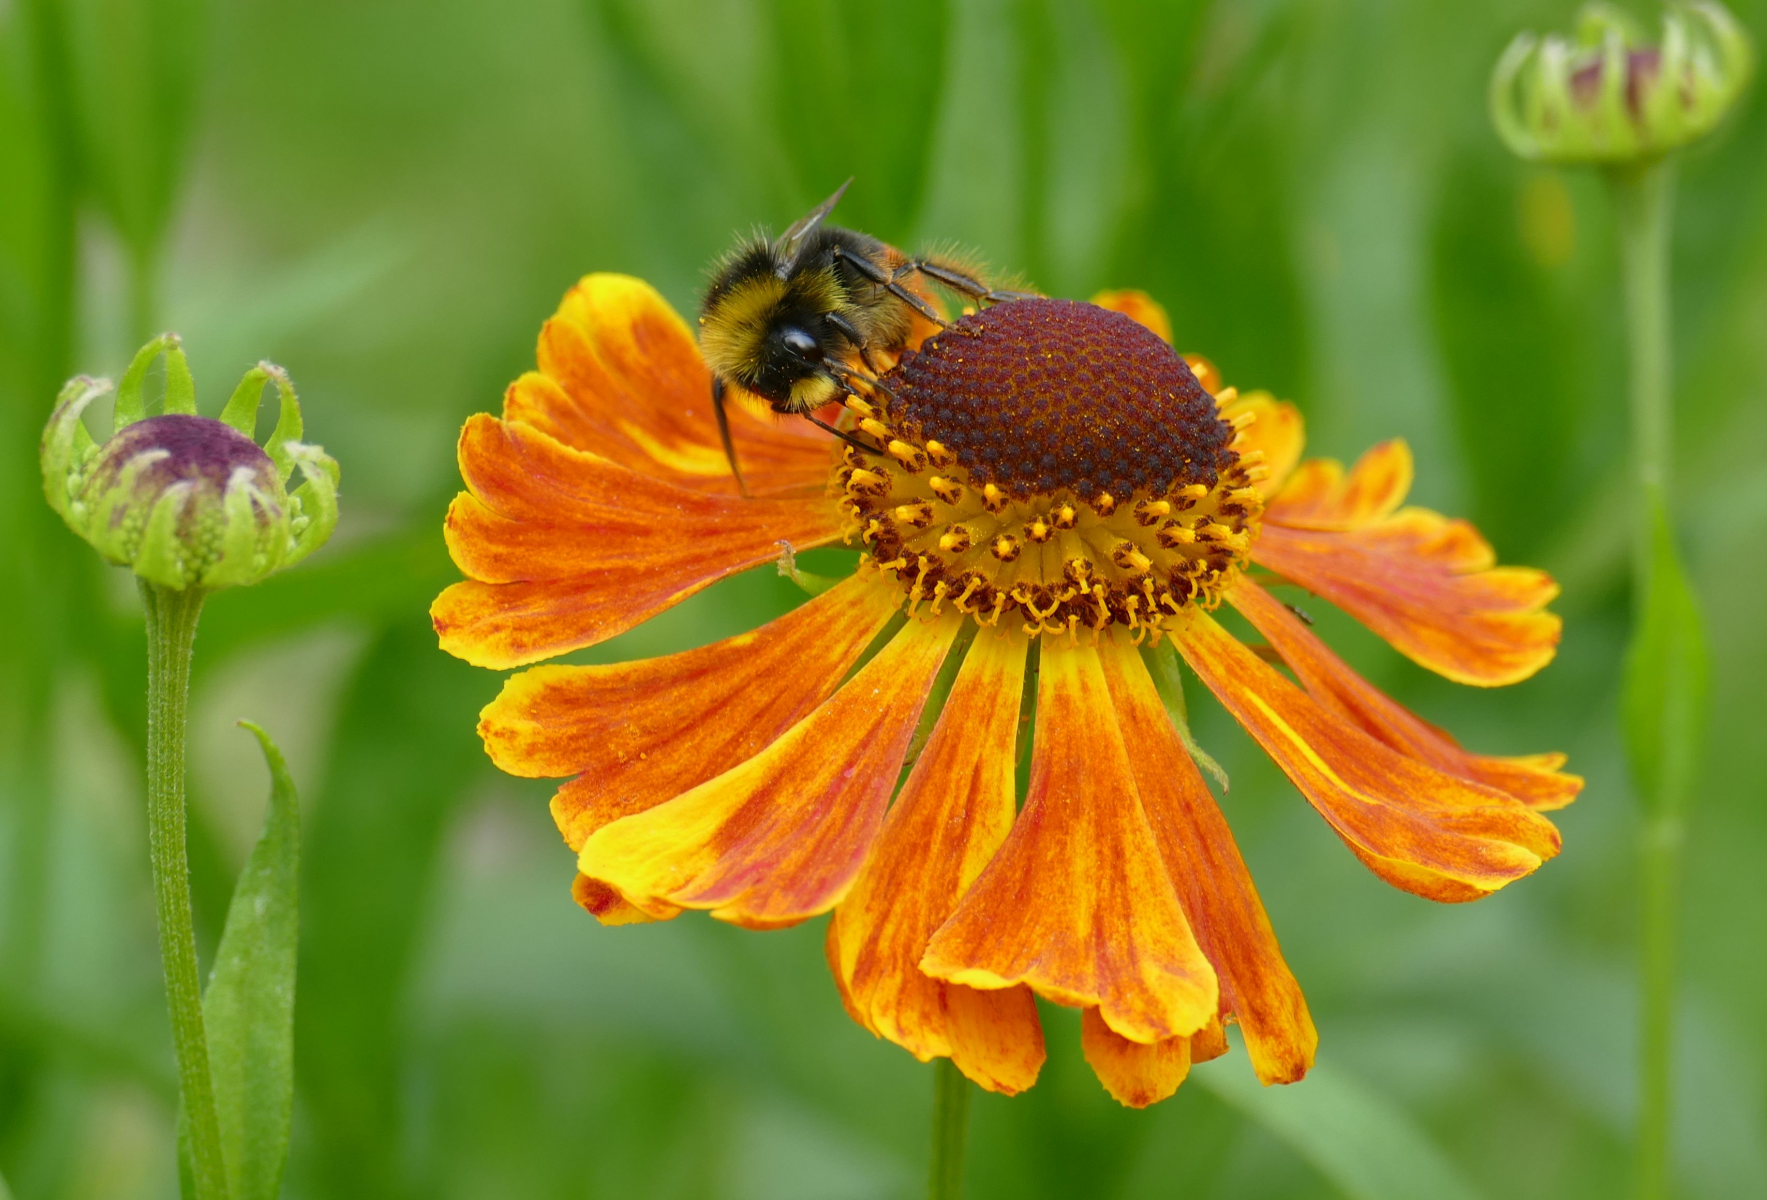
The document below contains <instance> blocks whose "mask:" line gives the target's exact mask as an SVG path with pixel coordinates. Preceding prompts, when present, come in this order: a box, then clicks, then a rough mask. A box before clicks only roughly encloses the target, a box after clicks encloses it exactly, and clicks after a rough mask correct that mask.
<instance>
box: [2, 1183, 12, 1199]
mask: <svg viewBox="0 0 1767 1200" xmlns="http://www.w3.org/2000/svg"><path fill="white" fill-rule="evenodd" d="M0 1200H12V1189H11V1188H9V1187H7V1186H6V1180H5V1179H4V1178H0Z"/></svg>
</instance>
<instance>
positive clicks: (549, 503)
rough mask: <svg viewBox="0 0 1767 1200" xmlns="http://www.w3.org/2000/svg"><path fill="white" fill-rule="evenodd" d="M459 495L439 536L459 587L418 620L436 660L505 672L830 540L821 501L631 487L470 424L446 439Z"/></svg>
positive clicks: (487, 424)
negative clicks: (451, 443)
mask: <svg viewBox="0 0 1767 1200" xmlns="http://www.w3.org/2000/svg"><path fill="white" fill-rule="evenodd" d="M460 464H461V473H462V474H463V475H464V476H465V477H466V481H467V485H468V486H469V487H470V488H471V489H472V494H471V495H464V494H463V495H461V496H460V497H457V498H456V500H455V502H454V504H453V505H452V506H451V507H450V508H449V510H448V523H447V526H446V528H445V530H444V534H445V536H446V538H447V542H448V550H449V553H450V554H451V555H452V556H453V558H454V561H455V563H456V564H457V565H458V566H459V567H460V568H461V570H463V571H464V572H466V574H467V575H468V576H470V577H471V578H470V579H469V580H468V581H467V582H465V583H457V584H454V585H453V586H451V587H449V588H448V589H447V590H445V591H444V592H443V593H442V594H441V595H440V596H438V597H437V598H436V602H435V604H434V605H432V606H431V609H430V617H431V620H432V621H433V623H434V624H435V627H436V632H437V633H438V634H439V635H440V636H441V643H442V648H443V649H444V650H447V651H448V652H449V653H451V654H454V655H457V656H459V657H461V658H464V659H466V660H467V661H468V662H471V663H474V664H476V665H478V666H485V667H499V668H500V667H512V666H521V665H523V664H525V663H530V662H535V661H537V660H539V659H542V658H549V657H551V656H553V655H555V654H561V653H564V652H565V651H567V650H574V649H577V648H579V647H582V646H590V645H594V644H595V643H596V642H600V641H603V640H605V639H607V638H610V637H612V636H614V635H615V634H617V633H622V632H624V631H625V630H627V629H630V628H631V627H632V626H634V625H636V624H638V623H639V622H641V621H644V620H647V619H648V618H650V617H652V616H655V615H656V614H657V613H659V612H661V611H663V610H664V609H666V608H668V607H670V606H671V605H674V604H676V603H678V602H679V601H681V600H683V599H686V598H687V597H688V596H690V595H692V594H693V593H694V592H697V591H699V590H700V589H701V588H704V587H706V586H707V585H709V584H711V583H714V582H716V581H717V580H718V579H721V578H723V577H724V576H726V575H730V574H734V573H735V572H737V571H741V570H746V569H747V568H749V567H752V566H755V565H757V564H759V563H764V562H768V561H771V560H772V559H775V558H777V557H778V555H779V545H778V543H779V542H780V541H787V542H790V543H791V544H792V546H793V547H795V548H797V549H805V548H808V547H811V546H817V545H822V544H824V543H827V542H829V541H832V540H833V539H834V538H836V537H838V536H840V530H841V527H842V524H841V523H842V518H841V516H840V514H839V512H838V511H837V510H836V509H835V507H834V505H833V503H832V502H831V501H830V500H829V499H828V498H826V497H821V496H819V497H816V498H813V499H800V500H740V499H736V498H734V497H724V496H715V495H709V494H707V493H704V492H697V491H690V490H688V489H685V488H679V487H675V486H673V485H670V484H667V483H663V482H660V481H658V480H655V479H652V478H649V477H648V476H644V475H639V474H637V473H635V472H633V471H630V470H627V469H626V468H625V467H622V466H620V465H618V464H617V463H613V462H610V461H609V460H607V459H604V458H598V457H596V456H595V455H592V454H586V453H584V452H582V451H578V450H573V449H571V448H570V447H568V446H566V445H564V444H563V443H561V442H559V441H557V440H555V439H554V438H552V437H549V436H548V435H546V434H544V433H541V432H540V431H539V430H537V429H534V428H533V427H532V426H528V425H521V424H512V423H508V422H504V421H499V420H497V419H496V418H494V417H489V416H485V415H483V414H481V415H479V416H475V417H472V418H470V419H469V420H468V421H467V423H466V426H465V428H464V429H463V430H462V431H461V435H460Z"/></svg>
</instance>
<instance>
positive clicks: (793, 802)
mask: <svg viewBox="0 0 1767 1200" xmlns="http://www.w3.org/2000/svg"><path fill="white" fill-rule="evenodd" d="M958 626H959V619H958V618H957V617H956V616H954V615H949V614H948V615H947V616H946V617H944V618H941V619H940V620H938V621H937V622H936V623H934V624H931V625H921V624H918V623H915V622H910V623H909V624H908V625H907V626H905V627H904V628H903V629H902V631H901V632H900V633H898V634H897V635H896V636H895V638H893V639H892V640H891V641H890V643H889V645H887V646H886V647H884V649H883V650H882V651H881V652H880V653H879V654H878V655H877V657H876V658H874V659H872V660H871V662H869V663H867V664H866V665H865V666H864V667H863V668H862V669H861V670H860V671H859V673H858V674H857V675H855V676H853V678H852V679H851V680H849V681H848V682H847V683H846V685H845V686H844V687H842V688H841V689H840V690H839V691H838V692H836V693H835V694H834V695H833V696H831V697H829V699H827V700H826V701H824V702H823V703H822V704H821V705H820V706H818V707H817V709H816V710H815V711H814V712H812V713H811V714H810V715H809V716H808V717H806V718H804V719H803V720H802V721H800V722H798V723H797V724H796V725H794V726H792V728H791V729H790V731H788V732H787V733H786V734H785V736H784V737H781V738H780V739H779V740H777V741H775V742H774V743H773V744H772V745H770V746H768V747H767V748H766V749H765V750H763V751H762V752H761V753H760V754H757V755H756V756H755V757H753V758H751V759H749V760H748V761H747V762H745V763H743V764H741V765H740V766H737V767H734V768H732V769H731V770H729V771H726V772H725V773H724V774H722V775H719V776H718V777H717V778H715V779H711V780H708V781H707V782H705V783H703V784H701V785H700V786H698V787H696V788H694V789H693V790H692V791H690V792H687V793H685V794H683V795H681V796H677V797H676V798H675V799H673V800H670V801H668V802H667V803H664V804H660V805H658V806H657V807H655V808H652V809H650V810H648V811H646V812H642V813H637V814H635V815H633V816H629V817H625V818H623V819H621V820H618V821H615V822H613V823H612V824H610V825H607V826H605V827H604V828H602V829H600V830H597V831H596V832H595V833H594V834H592V835H590V838H589V840H588V841H587V842H585V843H584V845H583V851H582V854H581V855H580V856H579V858H578V863H577V866H578V869H579V870H581V871H582V872H583V874H585V875H588V876H589V877H590V878H592V879H600V880H602V881H604V882H606V883H609V884H611V885H613V886H614V887H615V888H617V889H618V890H619V892H620V894H621V895H623V896H625V897H626V898H627V899H628V900H631V901H632V902H633V903H635V904H637V905H638V906H639V907H640V908H648V907H649V906H650V905H651V904H652V903H653V902H655V901H662V902H664V903H667V904H672V905H678V906H680V907H683V908H709V909H711V910H712V915H713V916H714V917H717V918H719V919H720V920H725V921H732V922H735V923H736V924H738V925H746V926H749V927H751V928H756V929H771V928H779V927H781V926H785V925H791V924H795V923H797V922H799V921H802V920H805V919H806V918H809V917H813V916H815V915H816V914H817V913H821V912H826V911H828V910H829V909H830V908H832V907H834V906H835V904H837V903H839V901H840V899H841V897H842V896H844V895H845V894H846V892H847V889H848V888H849V887H851V886H852V882H853V878H854V876H856V875H857V874H858V872H859V868H860V866H861V865H862V864H863V862H864V860H865V856H866V854H867V853H869V852H870V850H871V845H872V842H873V841H874V840H875V838H876V836H877V830H878V826H879V825H880V824H881V823H882V821H883V814H884V807H885V805H886V804H887V803H888V802H889V797H890V793H891V792H892V791H893V790H895V785H896V778H897V774H898V772H899V770H900V768H901V764H902V758H903V755H905V754H906V753H907V750H908V742H909V739H910V738H911V736H912V735H913V733H914V724H915V720H916V718H917V717H918V716H919V715H920V709H921V706H922V705H923V704H924V703H925V702H926V696H927V692H928V691H929V690H930V689H931V687H932V683H933V677H934V676H935V675H937V674H938V671H939V666H940V664H941V663H943V661H944V658H945V653H946V651H947V650H949V649H950V647H951V641H952V639H953V638H954V637H955V636H956V633H957V629H958ZM778 684H779V686H781V687H789V686H791V680H790V679H789V678H785V679H781V680H779V681H778Z"/></svg>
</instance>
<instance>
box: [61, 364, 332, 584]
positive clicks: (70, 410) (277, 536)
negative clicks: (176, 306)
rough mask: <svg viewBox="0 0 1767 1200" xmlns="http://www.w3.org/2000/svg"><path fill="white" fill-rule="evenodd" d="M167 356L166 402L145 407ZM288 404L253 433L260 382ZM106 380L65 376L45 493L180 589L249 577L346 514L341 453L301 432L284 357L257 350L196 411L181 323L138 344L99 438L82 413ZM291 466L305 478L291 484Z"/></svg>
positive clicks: (291, 558)
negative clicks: (109, 430)
mask: <svg viewBox="0 0 1767 1200" xmlns="http://www.w3.org/2000/svg"><path fill="white" fill-rule="evenodd" d="M161 355H164V356H165V363H166V371H165V374H166V389H165V403H164V406H163V408H164V410H163V411H162V412H161V413H160V415H158V416H151V417H150V416H148V415H147V409H146V403H145V399H144V390H145V386H144V385H145V383H146V379H147V372H148V368H150V367H151V366H152V365H153V362H154V360H155V359H156V358H159V357H160V356H161ZM271 384H274V385H275V387H276V393H277V398H278V401H279V403H280V413H279V415H278V418H277V422H276V428H275V429H274V430H273V431H272V432H271V434H270V438H269V441H268V442H267V443H266V444H265V445H263V446H262V447H260V446H259V445H258V444H257V442H255V441H253V440H252V438H253V434H254V433H255V431H256V426H257V418H258V407H259V404H260V403H261V401H262V399H263V393H264V388H265V387H267V386H269V385H271ZM110 390H111V383H110V381H109V380H107V379H89V378H87V377H85V376H79V377H77V378H75V379H72V380H70V381H69V382H68V384H67V386H66V387H64V388H63V389H62V391H61V396H60V397H59V398H58V399H57V401H56V404H55V411H54V412H53V413H51V414H50V416H49V424H48V426H47V427H46V428H45V429H44V430H43V442H42V446H41V449H40V457H41V461H42V466H43V491H44V494H45V495H46V496H47V497H48V499H49V505H50V507H51V508H53V509H55V511H56V512H58V513H60V514H61V517H62V519H63V520H64V521H66V522H67V523H68V526H69V527H70V528H71V529H73V531H74V532H75V533H77V534H79V535H80V536H81V537H83V538H85V539H86V540H87V541H88V542H90V543H91V544H92V546H93V547H94V548H95V549H96V550H97V551H98V552H99V553H100V554H102V555H103V556H104V557H105V558H106V559H108V560H109V561H111V562H113V563H116V564H118V565H119V566H126V567H129V568H130V569H131V570H133V571H134V572H135V574H137V575H139V576H141V577H142V578H143V579H146V580H149V581H151V582H153V583H157V584H161V585H162V586H165V587H169V588H175V589H178V590H182V589H184V588H188V587H200V588H205V589H206V588H221V587H236V586H241V585H245V584H252V583H256V582H258V580H260V579H263V578H264V577H265V576H266V575H269V574H271V573H272V572H274V571H277V570H279V569H281V568H283V567H287V566H292V565H293V564H294V563H297V562H299V561H300V560H301V559H303V558H305V557H306V556H307V555H309V554H311V553H312V552H313V551H314V550H317V549H318V548H319V547H320V546H322V545H324V544H325V542H326V540H327V539H328V538H330V537H331V533H332V530H333V529H335V528H336V527H337V486H338V467H337V462H336V461H335V460H334V459H332V458H331V457H330V456H329V455H327V454H326V453H325V451H324V450H322V449H321V448H319V447H318V446H314V445H309V444H307V443H304V442H302V441H301V440H300V439H301V434H302V425H301V406H300V401H299V400H298V399H297V398H296V397H295V391H294V386H293V385H292V384H291V383H290V382H289V379H288V374H287V372H285V371H284V370H283V369H282V368H281V367H278V366H273V365H272V364H270V363H259V364H258V365H257V366H255V367H253V368H252V369H251V370H250V371H247V372H246V374H245V378H243V379H242V380H240V383H239V387H238V388H236V389H235V390H234V393H233V396H232V398H231V399H230V400H228V402H227V406H226V408H224V409H223V410H222V412H221V416H220V418H219V419H216V418H214V417H204V416H199V415H198V414H197V411H196V387H195V384H194V383H193V381H192V379H191V376H190V364H189V363H188V362H187V361H186V359H185V357H184V348H183V346H182V345H181V344H180V342H179V340H178V336H177V335H176V334H171V333H168V334H162V335H161V336H159V337H157V338H155V339H154V340H153V341H151V342H149V343H148V344H147V345H145V346H143V347H142V348H141V351H140V353H138V354H137V355H136V356H135V359H134V361H133V362H131V363H130V364H129V369H128V370H127V371H125V372H124V373H123V380H122V383H121V384H120V385H118V386H117V388H116V393H117V401H116V420H115V425H116V432H115V433H114V434H112V435H111V437H110V439H109V440H108V441H106V442H104V443H103V444H102V445H100V444H99V443H97V442H96V441H94V440H93V437H92V435H91V434H90V433H89V432H87V429H86V426H85V422H84V421H83V420H82V419H81V418H82V415H83V414H84V413H85V411H86V408H87V406H88V405H90V404H91V403H92V402H93V401H94V400H96V399H98V398H99V397H101V396H103V395H106V394H107V393H109V392H110ZM296 468H299V469H300V472H301V478H302V482H301V485H300V487H298V488H296V489H295V490H294V491H293V492H290V491H289V490H288V484H289V480H290V479H291V478H292V477H293V476H294V472H295V470H296Z"/></svg>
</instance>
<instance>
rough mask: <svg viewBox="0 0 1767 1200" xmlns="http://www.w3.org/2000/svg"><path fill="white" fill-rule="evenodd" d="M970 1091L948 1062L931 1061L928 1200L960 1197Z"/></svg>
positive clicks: (939, 1059)
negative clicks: (930, 1163) (930, 1157)
mask: <svg viewBox="0 0 1767 1200" xmlns="http://www.w3.org/2000/svg"><path fill="white" fill-rule="evenodd" d="M970 1090H971V1089H970V1083H969V1080H967V1079H965V1078H964V1077H963V1072H961V1071H959V1070H958V1069H957V1068H956V1067H955V1066H953V1065H952V1063H951V1060H950V1059H948V1058H935V1059H934V1060H933V1162H932V1171H931V1174H930V1178H929V1180H928V1182H927V1191H926V1194H927V1197H928V1200H959V1197H961V1196H962V1195H963V1152H964V1148H965V1146H966V1144H967V1142H968V1140H969V1094H970Z"/></svg>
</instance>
